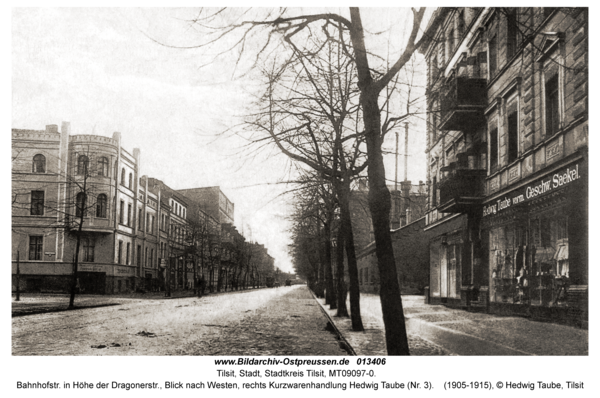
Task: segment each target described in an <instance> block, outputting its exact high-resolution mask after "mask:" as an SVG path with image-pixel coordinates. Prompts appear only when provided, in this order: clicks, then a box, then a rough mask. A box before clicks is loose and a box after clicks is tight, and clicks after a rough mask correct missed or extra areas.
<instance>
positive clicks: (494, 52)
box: [488, 36, 498, 79]
mask: <svg viewBox="0 0 600 398" xmlns="http://www.w3.org/2000/svg"><path fill="white" fill-rule="evenodd" d="M488 49H489V60H488V62H489V66H488V68H489V73H490V75H489V76H488V78H489V79H491V78H492V77H494V76H495V75H496V71H497V70H498V39H497V37H496V36H494V37H492V38H491V39H490V41H489V42H488Z"/></svg>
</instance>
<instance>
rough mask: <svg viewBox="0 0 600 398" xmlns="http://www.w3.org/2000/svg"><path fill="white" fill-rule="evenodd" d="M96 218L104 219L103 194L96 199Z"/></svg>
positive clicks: (104, 205) (104, 202)
mask: <svg viewBox="0 0 600 398" xmlns="http://www.w3.org/2000/svg"><path fill="white" fill-rule="evenodd" d="M96 217H99V218H106V195H105V194H103V193H101V194H100V195H98V199H96Z"/></svg>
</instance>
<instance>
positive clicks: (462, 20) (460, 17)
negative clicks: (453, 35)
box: [456, 9, 465, 38]
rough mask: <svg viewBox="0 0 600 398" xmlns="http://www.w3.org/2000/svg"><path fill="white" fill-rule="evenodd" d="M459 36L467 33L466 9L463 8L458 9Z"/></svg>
mask: <svg viewBox="0 0 600 398" xmlns="http://www.w3.org/2000/svg"><path fill="white" fill-rule="evenodd" d="M456 25H457V27H458V37H459V38H461V37H463V35H464V34H465V10H464V9H461V10H460V11H458V16H457V22H456Z"/></svg>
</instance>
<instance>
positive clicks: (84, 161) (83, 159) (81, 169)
mask: <svg viewBox="0 0 600 398" xmlns="http://www.w3.org/2000/svg"><path fill="white" fill-rule="evenodd" d="M89 166H90V159H88V157H87V156H85V155H81V156H79V159H78V160H77V174H79V175H85V174H87V171H88V167H89Z"/></svg>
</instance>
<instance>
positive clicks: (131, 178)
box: [128, 173, 133, 189]
mask: <svg viewBox="0 0 600 398" xmlns="http://www.w3.org/2000/svg"><path fill="white" fill-rule="evenodd" d="M132 181H133V174H131V173H129V185H128V187H129V189H133V188H132V187H133V182H132Z"/></svg>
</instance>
